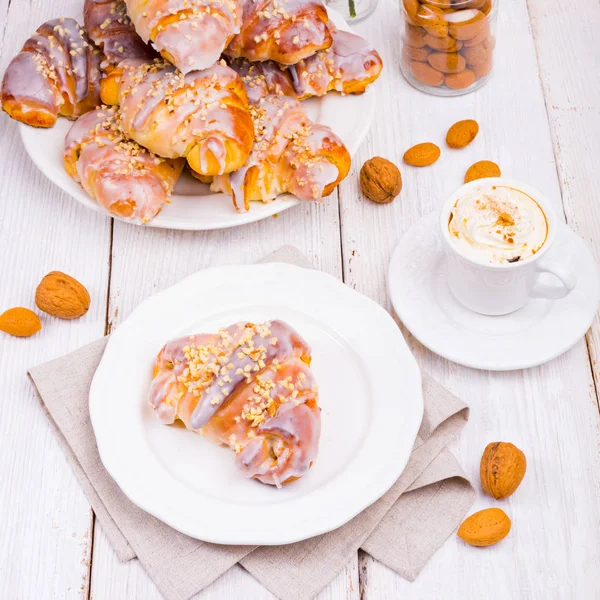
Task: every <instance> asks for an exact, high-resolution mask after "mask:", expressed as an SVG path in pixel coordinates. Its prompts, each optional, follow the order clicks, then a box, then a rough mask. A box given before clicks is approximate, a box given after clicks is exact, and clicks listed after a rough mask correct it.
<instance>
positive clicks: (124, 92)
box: [119, 60, 253, 174]
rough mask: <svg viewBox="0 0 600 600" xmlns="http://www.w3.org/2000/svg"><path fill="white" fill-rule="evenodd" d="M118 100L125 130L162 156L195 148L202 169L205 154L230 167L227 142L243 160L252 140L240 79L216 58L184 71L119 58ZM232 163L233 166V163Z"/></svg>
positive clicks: (221, 168) (183, 153)
mask: <svg viewBox="0 0 600 600" xmlns="http://www.w3.org/2000/svg"><path fill="white" fill-rule="evenodd" d="M121 67H122V69H123V74H122V76H121V82H120V85H119V102H120V105H121V112H122V126H123V130H124V132H125V133H126V134H127V135H128V136H129V137H131V138H132V139H134V140H135V141H137V142H138V143H139V144H141V145H142V146H144V147H146V148H148V149H149V150H151V151H152V152H155V153H156V154H158V155H159V156H164V157H166V158H175V157H180V156H183V157H186V156H188V155H189V154H190V153H191V152H192V151H193V152H196V151H198V154H199V163H200V168H201V171H200V172H201V173H203V174H204V173H206V172H207V168H208V161H209V159H214V160H216V161H217V163H218V165H219V172H220V173H225V172H227V171H228V170H231V168H232V167H231V165H230V161H229V153H228V150H229V148H228V147H229V145H235V147H236V149H237V150H238V151H239V153H240V155H242V159H241V160H240V161H239V162H238V165H239V164H241V163H242V161H243V160H244V159H245V157H246V156H248V153H249V152H250V148H251V145H252V138H253V125H252V119H251V117H250V114H249V113H248V109H247V98H246V94H245V91H244V87H243V84H242V82H241V80H240V79H239V76H238V75H237V73H235V71H233V70H232V69H230V68H229V67H227V66H226V65H223V64H220V63H217V64H215V65H213V66H212V67H211V68H209V69H205V70H204V71H193V72H191V73H188V74H187V75H183V74H182V73H180V72H179V71H177V69H175V67H173V66H171V65H168V64H166V63H163V62H159V63H154V64H148V63H146V62H145V61H141V60H126V61H123V62H122V63H121ZM234 168H235V167H234Z"/></svg>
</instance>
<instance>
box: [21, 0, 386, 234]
mask: <svg viewBox="0 0 600 600" xmlns="http://www.w3.org/2000/svg"><path fill="white" fill-rule="evenodd" d="M328 12H329V16H330V18H331V20H332V21H333V22H334V23H335V25H336V27H337V28H338V29H341V30H345V31H350V28H349V27H348V25H347V24H346V21H345V20H344V19H343V17H342V16H341V15H340V14H339V13H337V12H335V11H333V10H331V9H329V11H328ZM303 104H304V106H305V107H306V108H307V110H308V114H309V116H310V118H311V119H312V120H313V121H314V122H316V123H322V124H323V125H327V126H328V127H330V128H331V129H332V131H334V132H335V133H336V134H337V135H338V136H339V137H340V138H341V139H342V141H343V142H344V144H345V145H346V147H347V148H348V151H349V152H350V154H351V155H352V156H354V154H355V153H356V151H357V150H358V147H359V146H360V144H361V142H362V141H363V139H364V138H365V136H366V135H367V133H368V131H369V128H370V126H371V122H372V120H373V115H374V114H375V89H374V86H370V87H369V88H368V89H367V91H366V92H365V93H364V94H361V95H358V96H355V95H348V96H341V95H340V94H338V93H337V92H330V93H329V94H327V95H326V96H323V97H322V98H310V99H308V100H305V101H304V102H303ZM71 125H72V123H71V122H70V121H67V119H58V121H57V123H56V125H55V126H54V127H52V128H51V129H37V128H35V127H29V126H27V125H24V124H22V123H21V124H20V129H21V139H22V140H23V144H24V145H25V149H26V150H27V153H28V154H29V156H30V157H31V160H32V161H33V162H34V163H35V165H36V166H37V167H38V169H40V171H41V172H42V173H43V174H44V175H45V176H46V177H47V178H48V179H50V181H52V182H53V183H54V184H56V185H57V186H58V187H60V188H62V189H63V190H64V191H65V192H67V194H69V195H70V196H72V197H73V198H75V200H77V201H79V202H81V203H82V204H84V205H85V206H87V207H88V208H91V209H92V210H96V211H98V212H104V211H102V209H100V207H99V206H98V205H97V204H96V202H95V201H94V200H92V198H90V196H88V195H87V193H86V192H85V191H84V190H83V188H82V187H81V186H80V185H79V184H78V183H76V182H75V181H74V180H73V179H71V177H70V176H69V175H68V174H67V172H66V171H65V167H64V164H63V148H64V142H65V136H66V135H67V132H68V131H69V129H70V127H71ZM299 202H300V200H298V199H297V198H296V197H295V196H291V195H289V194H288V195H284V196H280V197H278V198H277V199H276V200H274V201H273V202H271V203H269V204H263V203H261V202H253V203H252V204H251V207H250V210H249V211H247V212H240V213H238V212H236V210H235V208H234V207H233V202H232V200H231V197H230V196H228V195H226V194H222V193H214V192H211V191H210V190H209V188H208V186H207V185H205V184H202V183H200V182H199V181H197V180H196V179H194V178H193V177H192V176H191V175H190V174H189V173H188V172H187V169H186V170H185V171H184V173H183V175H182V176H181V178H180V179H179V181H178V182H177V185H176V186H175V190H174V192H173V195H172V203H171V204H169V205H167V206H165V207H164V208H163V209H162V211H161V212H160V214H159V215H158V216H157V217H156V218H154V219H153V220H152V221H150V223H148V224H147V225H145V227H164V228H170V229H192V230H199V231H203V230H208V229H223V228H225V227H235V226H236V225H243V224H245V223H252V222H254V221H259V220H261V219H265V218H267V217H271V216H272V215H274V214H276V213H280V212H282V211H284V210H287V209H288V208H291V207H292V206H296V205H297V204H298V203H299ZM325 202H327V199H325Z"/></svg>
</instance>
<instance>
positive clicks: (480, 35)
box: [463, 27, 490, 47]
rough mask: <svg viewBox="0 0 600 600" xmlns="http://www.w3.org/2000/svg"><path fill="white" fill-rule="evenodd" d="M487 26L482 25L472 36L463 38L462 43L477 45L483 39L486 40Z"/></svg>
mask: <svg viewBox="0 0 600 600" xmlns="http://www.w3.org/2000/svg"><path fill="white" fill-rule="evenodd" d="M489 33H490V31H489V27H484V28H483V29H482V30H481V31H480V32H479V33H478V34H477V35H476V36H475V37H474V38H471V39H470V40H465V41H464V42H463V43H464V45H465V46H467V47H469V46H477V44H481V42H483V41H484V40H487V38H488V35H489Z"/></svg>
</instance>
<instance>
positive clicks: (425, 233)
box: [388, 213, 600, 371]
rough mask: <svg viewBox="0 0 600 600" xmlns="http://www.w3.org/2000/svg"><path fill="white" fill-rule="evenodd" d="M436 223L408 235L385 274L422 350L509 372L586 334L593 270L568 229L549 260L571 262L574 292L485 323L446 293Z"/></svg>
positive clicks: (593, 307)
mask: <svg viewBox="0 0 600 600" xmlns="http://www.w3.org/2000/svg"><path fill="white" fill-rule="evenodd" d="M438 220H439V215H438V214H437V213H435V214H431V215H429V216H427V217H424V218H423V219H421V220H420V221H419V222H418V223H416V224H415V225H414V226H413V227H412V228H411V229H410V230H409V231H408V232H407V233H406V235H405V236H404V237H403V238H402V240H401V241H400V244H399V245H398V247H397V248H396V250H395V251H394V253H393V255H392V260H391V263H390V268H389V272H388V286H389V290H390V297H391V300H392V304H393V305H394V309H395V310H396V313H397V314H398V316H399V317H400V319H401V321H402V322H403V323H404V325H405V326H406V327H407V329H408V330H409V331H410V332H411V333H412V334H413V335H414V336H415V337H416V338H417V339H418V340H419V341H420V342H421V343H422V344H423V345H424V346H426V347H427V348H429V349H430V350H432V351H433V352H435V353H436V354H439V355H440V356H443V357H444V358H447V359H448V360H451V361H453V362H456V363H459V364H461V365H465V366H467V367H473V368H474V369H487V370H490V371H509V370H514V369H526V368H529V367H535V366H537V365H540V364H542V363H545V362H548V361H549V360H552V359H553V358H556V357H557V356H559V355H560V354H562V353H563V352H566V351H567V350H569V348H571V347H572V346H574V345H575V344H576V343H577V342H578V341H579V340H580V339H581V338H582V337H583V336H584V335H585V332H586V331H587V330H588V328H589V327H590V325H591V324H592V321H593V319H594V316H595V314H596V311H597V309H598V304H599V302H600V283H599V273H598V266H597V265H596V262H595V261H594V258H593V256H592V254H591V252H590V251H589V249H588V247H587V246H586V245H585V243H584V242H583V240H582V239H581V238H580V237H579V236H578V235H577V234H575V233H574V232H573V231H572V230H571V229H570V228H569V227H567V226H566V225H561V227H560V230H559V232H558V237H557V239H556V241H555V243H554V247H553V248H552V249H551V250H550V252H549V253H548V256H549V257H552V256H554V257H555V258H560V260H561V261H568V263H569V265H570V267H571V269H573V270H574V272H575V274H576V276H577V287H576V288H575V289H574V290H573V291H572V292H571V293H570V294H569V295H568V296H566V297H565V298H561V299H560V300H546V299H543V298H534V299H531V300H530V301H529V302H528V303H527V304H526V305H525V306H524V307H523V308H521V309H520V310H518V311H516V312H514V313H512V314H509V315H503V316H500V317H488V316H485V315H480V314H478V313H475V312H472V311H470V310H468V309H467V308H465V307H464V306H462V304H460V303H459V302H458V301H457V300H456V299H455V298H454V296H453V295H452V293H451V292H450V290H449V288H448V283H447V276H446V261H445V257H444V251H443V248H442V242H441V238H440V233H439V231H438ZM545 277H548V276H542V278H545ZM542 280H544V279H542ZM549 282H550V283H551V282H552V280H551V279H550V280H549Z"/></svg>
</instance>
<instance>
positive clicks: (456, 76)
mask: <svg viewBox="0 0 600 600" xmlns="http://www.w3.org/2000/svg"><path fill="white" fill-rule="evenodd" d="M444 83H445V84H446V86H447V87H449V88H450V89H451V90H464V89H465V88H468V87H469V86H470V85H473V84H474V83H475V73H474V72H473V71H471V69H465V70H464V71H461V72H460V73H448V74H447V75H446V76H445V77H444Z"/></svg>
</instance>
